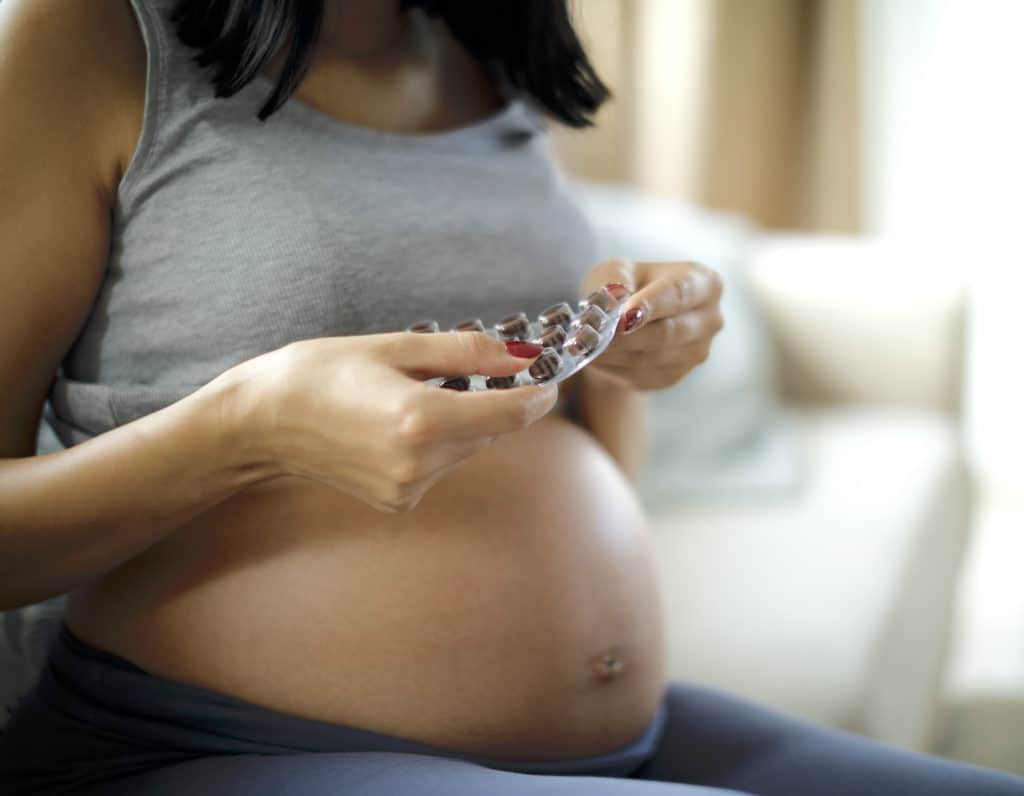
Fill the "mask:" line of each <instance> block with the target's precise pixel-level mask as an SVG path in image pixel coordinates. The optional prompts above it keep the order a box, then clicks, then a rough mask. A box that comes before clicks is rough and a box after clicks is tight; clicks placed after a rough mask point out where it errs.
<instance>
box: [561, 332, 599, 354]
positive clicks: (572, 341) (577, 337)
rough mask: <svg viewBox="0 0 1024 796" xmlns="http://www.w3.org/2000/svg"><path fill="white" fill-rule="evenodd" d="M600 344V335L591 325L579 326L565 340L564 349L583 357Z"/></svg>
mask: <svg viewBox="0 0 1024 796" xmlns="http://www.w3.org/2000/svg"><path fill="white" fill-rule="evenodd" d="M600 344H601V335H599V334H598V333H597V332H596V331H594V329H593V327H591V326H580V327H579V328H578V329H577V330H576V333H575V334H574V335H573V336H572V337H570V338H569V339H568V340H566V341H565V346H564V348H565V350H566V351H567V352H568V353H570V354H572V355H573V356H574V357H585V356H588V355H590V354H591V353H593V352H594V350H595V349H597V347H598V346H599V345H600Z"/></svg>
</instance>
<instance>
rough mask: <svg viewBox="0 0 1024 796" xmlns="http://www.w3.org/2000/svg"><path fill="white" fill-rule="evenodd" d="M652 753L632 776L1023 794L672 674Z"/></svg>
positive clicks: (939, 795) (777, 788) (972, 770)
mask: <svg viewBox="0 0 1024 796" xmlns="http://www.w3.org/2000/svg"><path fill="white" fill-rule="evenodd" d="M666 700H667V707H668V717H667V718H668V720H667V722H666V725H665V732H664V735H663V736H662V738H661V741H660V742H659V745H658V749H657V751H656V753H655V755H654V757H653V758H652V759H651V760H650V761H648V762H647V763H645V764H644V765H643V766H641V768H640V769H639V770H638V771H636V772H635V773H634V775H633V776H634V777H637V778H640V779H644V780H658V781H663V782H690V783H695V784H702V785H708V786H712V787H719V788H735V789H737V790H743V791H749V792H751V793H755V794H759V795H760V796H820V794H829V796H863V795H864V794H871V795H872V796H890V794H891V796H897V795H898V796H925V794H927V796H1024V779H1021V778H1019V777H1015V776H1012V775H1010V774H1004V773H1002V772H998V771H993V770H990V769H985V768H979V767H977V766H970V765H966V764H963V763H955V762H952V761H949V760H945V759H943V758H939V757H935V756H932V755H925V754H918V753H915V752H907V751H903V750H900V749H897V748H895V747H891V746H886V745H885V744H881V743H878V742H876V741H871V740H868V739H866V738H862V737H861V736H858V735H854V734H852V733H846V732H841V731H838V730H831V729H827V728H825V727H821V726H819V725H816V724H812V723H811V722H807V721H804V720H802V719H797V718H794V717H791V716H787V715H785V714H783V713H780V712H778V711H775V710H771V709H769V708H765V707H762V706H760V705H757V704H755V703H753V702H750V701H748V700H745V699H742V698H739V697H733V696H729V695H728V694H724V693H722V692H720V691H716V690H714V689H711V688H706V687H702V686H696V685H691V684H686V683H681V682H673V683H671V684H670V685H669V686H668V689H667V691H666Z"/></svg>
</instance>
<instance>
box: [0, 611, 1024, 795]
mask: <svg viewBox="0 0 1024 796" xmlns="http://www.w3.org/2000/svg"><path fill="white" fill-rule="evenodd" d="M0 792H3V793H5V794H21V793H46V794H56V793H79V794H87V796H128V794H131V796H136V794H146V796H172V794H173V795H175V796H176V795H177V794H188V795H189V796H207V795H209V796H214V795H215V794H216V796H234V795H235V794H237V795H238V796H241V795H242V794H244V796H263V795H264V794H266V796H279V794H289V795H291V794H295V796H342V795H344V796H401V795H402V794H408V796H434V794H436V795H437V796H528V795H529V796H570V794H580V793H585V794H593V796H660V795H661V794H664V796H697V795H698V794H705V796H711V795H712V794H719V795H720V796H725V794H766V795H767V794H771V795H773V796H774V795H775V794H778V796H805V794H806V795H807V796H810V795H811V794H814V796H821V795H825V796H853V794H857V795H858V796H862V795H868V794H870V796H887V795H888V794H892V795H893V796H896V795H897V794H898V795H899V796H925V794H927V796H967V795H968V794H971V795H972V796H973V795H975V794H976V795H977V796H1011V794H1012V795H1013V796H1024V779H1020V778H1018V777H1014V776H1011V775H1009V774H1004V773H1000V772H996V771H990V770H988V769H983V768H978V767H974V766H968V765H964V764H958V763H953V762H950V761H947V760H943V759H940V758H937V757H932V756H929V755H921V754H915V753H910V752H904V751H900V750H897V749H895V748H891V747H887V746H884V745H882V744H879V743H875V742H873V741H869V740H866V739H863V738H860V737H858V736H855V735H852V734H849V733H844V732H838V731H834V730H829V729H825V728H823V727H819V726H816V725H814V724H811V723H808V722H805V721H802V720H799V719H795V718H791V717H788V716H785V715H783V714H780V713H778V712H776V711H773V710H769V709H766V708H763V707H760V706H758V705H755V704H753V703H750V702H748V701H746V700H743V699H738V698H736V697H732V696H729V695H727V694H723V693H721V692H718V691H715V690H712V689H709V688H705V687H699V686H695V685H690V684H686V683H681V682H672V683H670V684H669V685H668V686H667V687H666V689H665V695H664V699H663V701H662V704H661V706H660V708H659V710H658V712H657V715H656V716H655V718H654V720H653V721H652V723H651V725H650V726H649V727H648V728H647V730H646V731H645V732H644V733H643V734H642V735H641V736H640V737H639V738H637V739H636V740H635V742H634V743H632V744H630V745H628V746H627V747H625V748H623V749H621V750H617V751H616V752H614V753H611V754H608V755H603V756H600V757H593V758H587V759H583V760H566V761H558V762H537V763H529V762H521V761H516V762H511V761H498V760H487V759H481V758H471V757H468V756H466V755H458V754H456V753H453V752H450V751H447V750H444V749H437V748H433V747H428V746H423V745H421V744H416V743H413V742H409V741H405V740H402V739H397V738H393V737H390V736H385V735H380V734H377V733H372V732H367V731H365V730H360V729H358V728H353V727H344V726H340V725H334V724H327V723H323V722H316V721H309V720H306V719H300V718H296V717H294V716H286V715H284V714H280V713H275V712H273V711H269V710H265V709H263V708H260V707H258V706H255V705H251V704H249V703H246V702H242V701H240V700H236V699H233V698H231V697H227V696H225V695H223V694H217V693H214V692H211V691H206V690H204V689H200V688H194V687H192V686H187V685H183V684H181V683H174V682H171V681H168V680H163V679H161V678H158V677H154V676H152V675H150V674H147V673H146V672H144V671H142V670H141V669H139V668H138V667H136V666H134V665H133V664H131V663H129V662H128V661H124V660H122V659H120V658H117V657H115V656H113V655H110V654H108V653H106V652H103V651H101V650H97V649H95V648H92V647H90V646H88V645H86V644H84V643H83V642H82V641H81V640H79V639H77V638H75V637H74V636H73V635H72V634H71V633H70V632H69V631H68V630H67V628H64V630H63V631H62V633H61V635H60V637H59V638H58V639H57V642H56V644H55V645H54V649H53V651H52V653H51V656H50V660H49V663H48V665H47V668H46V670H45V671H44V673H43V677H42V679H41V680H40V683H39V685H38V686H37V688H36V690H35V691H34V692H33V693H32V694H31V695H30V696H29V697H28V698H27V699H26V700H25V701H24V702H23V703H22V704H21V705H20V706H19V708H18V710H17V711H16V712H15V715H14V716H13V717H12V720H11V723H10V724H9V726H8V731H7V733H6V734H5V735H4V736H3V737H2V738H0Z"/></svg>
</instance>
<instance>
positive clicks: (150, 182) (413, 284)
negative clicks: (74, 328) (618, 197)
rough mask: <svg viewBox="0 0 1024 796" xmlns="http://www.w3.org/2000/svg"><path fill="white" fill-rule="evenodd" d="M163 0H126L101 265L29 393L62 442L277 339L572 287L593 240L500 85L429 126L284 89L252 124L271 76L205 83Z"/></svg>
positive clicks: (447, 319)
mask: <svg viewBox="0 0 1024 796" xmlns="http://www.w3.org/2000/svg"><path fill="white" fill-rule="evenodd" d="M170 5H171V3H170V1H169V0H132V7H133V8H134V11H135V15H136V17H137V19H138V22H139V26H140V28H141V31H142V34H143V38H144V39H145V43H146V49H147V53H148V70H147V86H146V106H145V119H144V123H143V131H142V136H141V140H140V142H139V147H138V150H137V152H136V154H135V157H134V159H133V160H132V162H131V163H130V165H129V167H128V169H127V170H126V173H125V175H124V178H123V180H122V182H121V184H120V187H119V190H118V193H117V201H116V207H115V212H114V217H113V228H112V242H111V248H110V255H109V261H108V266H107V270H106V275H105V279H104V281H103V283H102V285H101V287H100V289H99V292H98V294H97V296H96V299H95V303H94V306H93V308H92V312H91V314H90V316H89V317H88V319H87V320H86V322H85V323H84V325H83V327H82V329H81V330H80V333H79V336H78V338H77V339H76V341H75V343H74V345H73V347H72V348H71V350H70V351H69V352H68V355H67V357H66V358H65V360H64V362H63V363H62V367H61V369H60V372H59V373H58V376H57V379H56V380H55V382H54V385H53V388H52V391H51V394H50V401H49V403H48V405H47V415H46V416H47V419H48V420H49V422H50V423H51V425H52V426H53V427H54V429H55V430H56V432H57V434H58V436H59V437H60V438H61V441H62V442H63V443H64V444H65V445H74V444H77V443H80V442H82V441H84V440H86V439H89V438H90V437H92V436H95V435H96V434H99V433H102V432H104V431H107V430H109V429H111V428H113V427H115V426H117V425H120V424H123V423H126V422H129V421H131V420H134V419H136V418H138V417H141V416H143V415H146V414H148V413H150V412H153V411H155V410H157V409H160V408H162V407H164V406H166V405H167V404H169V403H172V402H174V401H176V400H178V399H180V398H182V397H184V396H185V395H187V394H188V393H190V392H192V391H194V390H195V389H197V388H198V387H200V386H202V385H203V384H205V383H206V382H208V381H210V380H211V379H213V378H214V377H216V376H217V375H218V374H220V373H221V372H223V371H224V370H226V369H228V368H230V367H232V366H233V365H235V364H238V363H240V362H242V361H244V360H246V359H249V358H252V357H254V356H256V355H258V354H261V353H264V352H266V351H270V350H273V349H275V348H279V347H280V346H282V345H285V344H286V343H289V342H292V341H295V340H300V339H306V338H312V337H324V336H332V335H357V334H370V333H375V332H387V331H399V330H402V329H404V328H405V327H406V326H408V325H409V324H410V323H412V322H413V321H417V320H421V319H427V318H433V319H436V320H437V321H439V322H440V323H441V324H442V328H447V327H449V326H451V325H454V324H455V323H457V322H458V321H460V320H462V319H464V318H467V317H480V318H482V319H483V320H484V322H485V323H487V324H490V323H493V322H495V321H496V320H498V319H499V318H500V317H502V316H504V315H507V314H509V313H512V312H516V311H519V310H525V311H527V312H530V313H534V312H538V311H539V310H541V309H543V308H544V307H545V306H547V305H548V304H551V303H554V302H556V301H562V300H566V299H572V298H575V297H576V296H577V293H578V290H579V285H580V282H581V280H582V278H583V276H584V275H585V274H586V272H587V271H588V270H589V269H590V268H592V267H593V266H594V265H596V261H595V258H596V240H595V236H594V232H593V229H592V228H591V226H590V224H589V222H588V221H587V219H586V217H585V216H584V215H583V213H582V212H581V210H580V208H579V207H578V205H577V204H576V202H575V201H574V200H573V198H572V197H571V194H570V189H569V186H568V184H567V182H566V180H565V179H564V177H563V176H562V174H561V173H560V172H559V171H558V169H557V167H556V165H555V164H554V162H553V160H552V157H551V152H550V139H549V136H548V133H547V129H546V124H547V122H546V119H545V117H543V116H542V115H541V114H540V113H539V111H538V110H537V108H536V106H535V105H534V104H533V103H532V102H531V100H530V99H529V98H528V97H525V96H520V95H516V94H514V93H512V92H511V91H509V90H508V88H507V84H502V85H503V87H504V88H505V92H506V100H507V104H506V105H505V106H504V107H503V108H502V109H500V110H498V111H497V112H495V113H494V114H492V115H491V116H489V117H487V118H485V119H483V120H481V121H479V122H477V123H474V124H471V125H468V126H465V127H461V128H458V129H455V130H451V131H446V132H442V133H437V134H424V135H406V134H398V133H385V132H378V131H374V130H370V129H367V128H363V127H359V126H357V125H352V124H348V123H344V122H340V121H337V120H335V119H333V118H332V117H330V116H327V115H326V114H324V113H322V112H320V111H318V110H316V109H314V108H313V107H312V106H310V105H306V104H303V103H302V102H301V101H299V100H298V99H296V98H292V99H291V100H290V101H289V102H288V103H286V104H285V106H284V107H283V108H282V109H281V110H279V111H278V112H277V113H276V114H275V115H274V116H271V117H270V119H269V120H268V121H267V122H265V123H264V122H260V121H259V119H258V118H257V117H256V112H257V110H258V109H259V108H260V106H261V105H262V104H263V102H264V101H265V99H266V97H267V96H268V94H269V92H270V90H271V88H272V83H271V81H270V80H268V79H266V78H263V77H262V76H261V77H258V78H257V79H256V80H255V81H254V82H252V83H250V84H249V85H247V86H246V87H245V88H244V89H243V90H242V91H241V92H240V93H238V94H236V95H235V96H234V97H231V98H219V99H218V98H216V97H215V96H214V89H213V87H212V86H211V84H210V83H209V79H208V75H207V73H206V72H204V71H203V70H201V69H200V68H199V67H198V66H197V65H196V64H195V63H194V62H193V60H192V56H193V55H194V51H192V50H189V49H188V48H185V47H184V46H183V45H182V44H181V43H180V41H179V40H178V39H177V37H176V34H175V31H174V28H173V26H172V25H171V23H170V22H169V20H168V18H167V13H168V10H169V8H170ZM499 82H500V81H499Z"/></svg>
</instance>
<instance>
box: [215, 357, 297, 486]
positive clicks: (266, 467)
mask: <svg viewBox="0 0 1024 796" xmlns="http://www.w3.org/2000/svg"><path fill="white" fill-rule="evenodd" d="M196 397H197V398H199V399H201V400H202V401H203V409H202V416H203V420H204V429H205V433H206V435H207V438H208V439H209V440H210V442H211V450H212V451H213V455H214V456H215V457H217V459H218V461H219V462H220V464H221V467H222V468H223V469H224V470H225V471H226V472H227V473H228V476H229V478H231V479H232V480H236V481H237V482H238V485H239V486H240V487H247V486H252V485H253V484H256V483H259V482H261V481H266V480H269V479H272V478H276V477H278V476H280V475H284V473H283V472H281V471H280V467H279V462H278V460H277V458H276V457H275V456H274V455H273V454H272V452H271V450H270V449H269V446H268V445H267V435H266V434H265V433H263V431H262V430H261V428H260V423H259V422H258V413H257V408H258V404H257V397H256V395H255V393H254V390H253V387H252V382H251V378H250V376H249V374H248V372H247V370H246V369H245V368H244V367H243V366H242V365H240V366H236V367H234V368H231V369H229V370H227V371H225V372H224V373H222V374H220V375H219V376H218V377H217V378H215V379H214V380H213V381H211V382H210V383H209V384H207V385H206V386H204V387H203V388H201V389H200V390H199V391H198V392H197V393H196Z"/></svg>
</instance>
